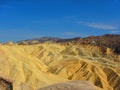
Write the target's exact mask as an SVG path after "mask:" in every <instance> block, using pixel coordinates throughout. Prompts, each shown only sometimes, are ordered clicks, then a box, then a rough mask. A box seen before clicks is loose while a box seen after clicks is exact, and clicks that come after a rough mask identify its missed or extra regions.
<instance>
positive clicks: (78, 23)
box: [0, 0, 120, 42]
mask: <svg viewBox="0 0 120 90" xmlns="http://www.w3.org/2000/svg"><path fill="white" fill-rule="evenodd" d="M102 34H120V0H0V42H6V41H11V40H12V41H19V40H24V39H31V38H37V37H42V36H52V37H63V38H70V37H78V36H82V37H85V36H89V35H102Z"/></svg>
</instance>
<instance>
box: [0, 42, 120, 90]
mask: <svg viewBox="0 0 120 90" xmlns="http://www.w3.org/2000/svg"><path fill="white" fill-rule="evenodd" d="M0 73H1V74H2V75H3V76H5V77H9V78H11V79H12V81H13V90H30V89H31V90H32V89H38V88H42V87H44V86H48V85H52V84H55V83H58V82H65V81H69V80H87V81H90V82H93V83H94V85H96V86H98V87H100V88H102V89H104V90H119V89H120V86H119V83H120V56H119V55H116V54H115V53H114V52H113V51H112V50H111V49H109V48H106V47H99V46H96V45H79V44H78V45H74V44H70V45H66V44H65V45H64V44H58V43H44V44H37V45H14V44H13V45H0ZM22 88H25V89H22Z"/></svg>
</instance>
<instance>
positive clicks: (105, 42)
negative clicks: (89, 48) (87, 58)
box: [17, 34, 120, 54]
mask: <svg viewBox="0 0 120 90" xmlns="http://www.w3.org/2000/svg"><path fill="white" fill-rule="evenodd" d="M45 42H53V43H61V44H68V43H74V44H91V45H97V46H102V47H109V48H112V49H113V50H114V52H115V53H117V54H120V35H119V34H105V35H102V36H88V37H85V38H81V37H76V38H69V39H63V38H56V37H41V38H36V39H30V40H24V41H19V42H17V44H19V45H33V44H39V43H45Z"/></svg>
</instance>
